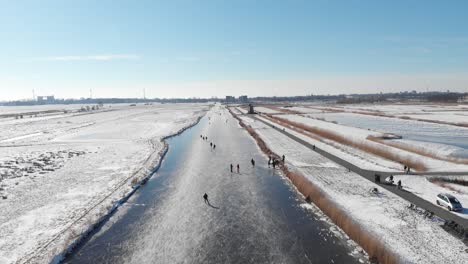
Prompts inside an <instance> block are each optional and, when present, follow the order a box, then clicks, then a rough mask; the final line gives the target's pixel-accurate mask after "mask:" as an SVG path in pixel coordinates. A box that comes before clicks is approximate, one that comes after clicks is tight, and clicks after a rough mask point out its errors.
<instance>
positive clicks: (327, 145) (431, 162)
mask: <svg viewBox="0 0 468 264" xmlns="http://www.w3.org/2000/svg"><path fill="white" fill-rule="evenodd" d="M281 117H282V118H285V119H288V120H290V121H294V122H298V123H302V124H306V125H309V126H312V127H317V128H320V129H325V130H328V131H333V132H334V133H337V134H340V135H342V136H344V137H346V138H348V139H351V140H353V142H356V143H359V142H361V143H365V144H366V145H372V146H376V148H385V149H386V150H388V151H390V152H393V153H395V154H397V155H400V156H402V157H406V158H407V159H411V160H413V161H417V162H420V163H422V164H424V165H425V166H426V167H427V169H428V170H429V171H468V166H467V165H464V164H454V163H451V162H447V161H443V160H438V159H433V158H429V157H426V156H421V155H418V154H416V153H413V152H409V151H405V150H401V149H398V148H394V147H391V146H387V145H382V144H379V143H376V142H373V141H370V140H367V139H366V138H367V137H368V136H377V137H378V136H381V135H382V133H379V132H375V131H372V130H364V129H360V128H355V127H350V126H344V125H340V124H334V123H331V122H326V121H321V120H316V119H311V118H307V117H304V116H301V115H282V116H281ZM263 120H265V121H268V120H266V119H263ZM268 122H270V121H268ZM275 125H276V126H278V127H281V128H283V127H282V126H281V125H278V124H275ZM285 129H288V128H285ZM288 131H289V132H290V133H292V134H294V135H296V136H298V137H300V138H302V139H303V140H305V141H308V142H310V143H311V144H314V145H317V147H319V148H322V149H324V150H326V151H327V152H330V153H332V154H334V155H336V156H339V157H341V158H343V159H344V160H347V161H348V162H351V163H353V164H355V165H357V166H359V167H361V168H363V169H368V170H380V171H401V170H402V169H403V168H402V165H401V164H400V163H398V162H396V161H392V160H389V159H385V158H382V157H379V156H376V155H373V154H371V153H369V152H365V151H362V150H359V149H357V148H353V147H351V146H347V145H344V144H340V143H338V142H336V141H332V140H327V139H324V138H322V139H321V140H317V139H314V138H310V137H308V136H305V135H303V134H300V133H298V132H295V131H292V130H288ZM419 147H421V148H422V147H423V146H419ZM441 151H445V152H443V153H446V152H447V149H443V148H441ZM452 151H453V150H452Z"/></svg>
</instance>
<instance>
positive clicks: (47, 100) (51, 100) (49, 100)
mask: <svg viewBox="0 0 468 264" xmlns="http://www.w3.org/2000/svg"><path fill="white" fill-rule="evenodd" d="M37 102H38V103H43V104H50V103H54V102H55V97H54V96H53V95H47V96H41V95H38V96H37Z"/></svg>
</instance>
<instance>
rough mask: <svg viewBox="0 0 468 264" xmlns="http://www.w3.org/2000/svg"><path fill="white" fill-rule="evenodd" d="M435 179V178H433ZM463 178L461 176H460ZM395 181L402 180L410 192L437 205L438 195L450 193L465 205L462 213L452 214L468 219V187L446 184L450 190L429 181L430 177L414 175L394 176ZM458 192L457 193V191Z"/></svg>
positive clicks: (467, 178) (466, 178)
mask: <svg viewBox="0 0 468 264" xmlns="http://www.w3.org/2000/svg"><path fill="white" fill-rule="evenodd" d="M431 177H434V176H431ZM440 177H450V176H440ZM459 177H461V176H459ZM394 179H395V181H398V180H401V182H402V185H403V187H404V188H405V189H407V190H408V191H410V192H412V193H414V194H416V195H417V196H419V197H421V198H423V199H425V200H427V201H429V202H431V203H433V204H435V205H437V204H436V199H437V194H439V193H448V194H452V195H453V196H455V197H456V198H457V199H458V200H459V201H460V203H461V204H462V205H463V207H464V209H463V211H461V212H452V213H453V214H456V215H458V216H460V217H463V218H468V209H467V207H468V187H466V186H462V185H456V184H450V183H448V184H447V183H446V184H447V185H448V186H450V189H449V188H444V187H442V186H440V185H437V184H435V183H432V182H430V181H429V180H428V177H425V176H414V175H399V176H394ZM465 180H468V177H465ZM455 190H456V191H455Z"/></svg>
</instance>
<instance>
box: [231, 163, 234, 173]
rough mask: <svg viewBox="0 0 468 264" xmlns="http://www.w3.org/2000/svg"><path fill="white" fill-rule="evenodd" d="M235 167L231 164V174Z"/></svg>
mask: <svg viewBox="0 0 468 264" xmlns="http://www.w3.org/2000/svg"><path fill="white" fill-rule="evenodd" d="M233 167H234V166H232V163H231V172H232V168H233Z"/></svg>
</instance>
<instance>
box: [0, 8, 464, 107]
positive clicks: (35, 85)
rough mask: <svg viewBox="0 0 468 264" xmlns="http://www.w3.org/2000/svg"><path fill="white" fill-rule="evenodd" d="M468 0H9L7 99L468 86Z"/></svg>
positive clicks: (3, 21) (1, 97)
mask: <svg viewBox="0 0 468 264" xmlns="http://www.w3.org/2000/svg"><path fill="white" fill-rule="evenodd" d="M466 10H468V2H466V1H450V2H443V1H387V2H383V1H370V0H369V1H353V0H351V1H334V0H330V1H322V0H317V1H247V0H241V1H215V0H208V1H149V0H148V1H107V0H104V1H91V0H79V1H56V0H44V1H34V0H28V1H4V2H2V3H1V4H0V31H1V32H2V42H1V43H0V47H1V49H0V68H1V69H2V70H1V71H0V101H7V100H20V99H32V97H33V92H32V91H33V89H34V91H35V94H36V95H40V96H47V95H54V96H55V97H56V98H81V97H84V98H87V97H89V96H90V90H92V96H93V97H95V98H98V97H118V98H119V97H120V98H122V97H125V98H142V97H143V96H144V94H145V95H146V97H147V98H155V97H157V98H189V97H204V98H209V97H212V96H216V97H220V98H222V97H224V96H226V95H235V96H239V95H243V94H246V95H248V96H249V97H255V96H294V95H310V94H324V95H326V94H351V93H378V92H399V91H412V90H416V91H421V92H422V91H446V90H450V91H454V92H467V91H468V28H467V27H466V25H467V24H468V17H467V16H466Z"/></svg>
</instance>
